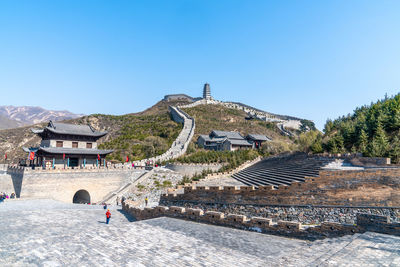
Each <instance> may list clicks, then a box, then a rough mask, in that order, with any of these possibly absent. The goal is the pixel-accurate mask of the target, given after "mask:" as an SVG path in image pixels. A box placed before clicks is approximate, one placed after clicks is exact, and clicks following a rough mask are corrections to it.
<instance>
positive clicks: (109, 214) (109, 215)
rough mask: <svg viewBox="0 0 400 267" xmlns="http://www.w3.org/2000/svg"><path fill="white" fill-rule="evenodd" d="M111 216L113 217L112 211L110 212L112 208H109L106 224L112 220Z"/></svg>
mask: <svg viewBox="0 0 400 267" xmlns="http://www.w3.org/2000/svg"><path fill="white" fill-rule="evenodd" d="M110 218H111V212H110V210H107V212H106V224H108V223H109V222H110Z"/></svg>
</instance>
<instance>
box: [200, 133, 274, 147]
mask: <svg viewBox="0 0 400 267" xmlns="http://www.w3.org/2000/svg"><path fill="white" fill-rule="evenodd" d="M270 140H271V139H270V138H268V137H266V136H265V135H259V134H249V135H248V136H246V138H245V137H243V136H242V135H241V134H240V133H238V132H228V131H217V130H214V131H212V132H211V133H210V134H209V135H200V136H199V138H198V139H197V144H198V145H199V146H200V147H203V148H205V149H209V150H217V151H222V150H228V151H235V150H238V149H251V148H260V147H261V145H262V143H263V142H265V141H270Z"/></svg>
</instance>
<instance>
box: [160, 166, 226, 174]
mask: <svg viewBox="0 0 400 267" xmlns="http://www.w3.org/2000/svg"><path fill="white" fill-rule="evenodd" d="M222 166H223V165H222V164H179V163H169V164H167V165H166V166H165V168H168V169H170V170H173V171H175V172H178V173H180V174H182V175H186V176H189V177H192V176H194V175H196V174H201V173H202V172H203V171H206V170H210V171H213V172H217V171H218V170H219V169H221V168H222Z"/></svg>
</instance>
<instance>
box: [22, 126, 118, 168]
mask: <svg viewBox="0 0 400 267" xmlns="http://www.w3.org/2000/svg"><path fill="white" fill-rule="evenodd" d="M31 130H32V132H33V133H35V134H37V135H39V136H40V137H41V138H42V141H41V143H40V146H39V147H31V148H23V150H24V151H25V152H28V153H29V161H30V164H29V165H31V166H42V167H43V168H65V167H81V168H85V167H86V166H88V165H90V166H102V165H104V163H105V156H106V155H108V154H110V153H112V152H113V150H102V149H98V148H97V140H98V139H100V138H101V137H103V136H105V135H106V134H107V132H98V131H95V130H94V129H93V128H92V127H91V126H90V125H74V124H66V123H58V122H52V121H50V122H49V124H48V125H47V127H45V128H43V129H31Z"/></svg>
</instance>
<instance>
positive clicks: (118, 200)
mask: <svg viewBox="0 0 400 267" xmlns="http://www.w3.org/2000/svg"><path fill="white" fill-rule="evenodd" d="M118 203H119V197H117V206H118Z"/></svg>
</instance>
